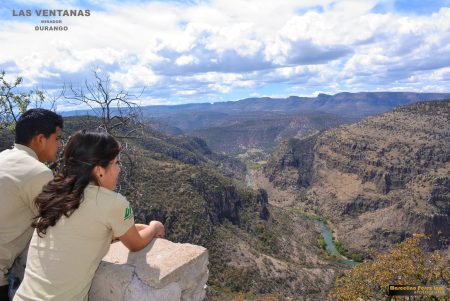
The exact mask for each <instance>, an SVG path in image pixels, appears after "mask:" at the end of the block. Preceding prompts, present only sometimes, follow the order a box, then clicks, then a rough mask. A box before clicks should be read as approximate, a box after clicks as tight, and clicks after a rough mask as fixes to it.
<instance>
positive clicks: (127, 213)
mask: <svg viewBox="0 0 450 301" xmlns="http://www.w3.org/2000/svg"><path fill="white" fill-rule="evenodd" d="M132 216H133V208H131V204H130V205H128V207H127V208H125V213H124V215H123V220H127V219H129V218H131V217H132Z"/></svg>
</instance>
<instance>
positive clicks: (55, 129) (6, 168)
mask: <svg viewBox="0 0 450 301" xmlns="http://www.w3.org/2000/svg"><path fill="white" fill-rule="evenodd" d="M62 128H63V119H62V117H61V116H60V115H58V114H56V113H54V112H52V111H48V110H45V109H31V110H28V111H26V112H25V113H23V114H22V115H21V116H20V118H19V120H18V122H17V124H16V135H15V144H14V148H13V149H8V150H5V151H3V152H1V153H0V300H9V299H8V273H9V270H10V268H11V266H12V265H13V263H14V260H15V259H16V258H17V257H18V256H19V254H20V253H21V252H22V251H24V249H25V248H26V247H27V246H28V243H29V241H30V239H31V236H32V234H33V229H32V228H31V226H30V225H31V222H32V219H33V217H35V216H36V215H37V209H36V207H35V206H34V202H33V200H34V198H35V197H36V196H37V195H38V194H39V193H40V192H41V191H42V187H43V186H44V185H45V184H47V183H48V182H49V181H50V180H52V179H53V173H52V172H51V170H50V169H49V168H48V167H47V166H46V165H45V164H44V163H43V162H48V161H55V160H56V156H57V152H58V148H59V147H60V143H59V139H60V133H61V129H62Z"/></svg>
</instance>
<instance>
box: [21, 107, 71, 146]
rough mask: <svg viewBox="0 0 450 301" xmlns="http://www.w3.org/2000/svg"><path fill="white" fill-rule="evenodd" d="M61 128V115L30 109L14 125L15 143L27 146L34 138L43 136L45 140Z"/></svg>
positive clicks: (44, 110)
mask: <svg viewBox="0 0 450 301" xmlns="http://www.w3.org/2000/svg"><path fill="white" fill-rule="evenodd" d="M56 127H60V128H61V129H62V128H63V119H62V117H61V115H58V114H56V113H55V112H52V111H49V110H46V109H30V110H28V111H26V112H25V113H23V114H22V115H21V116H20V118H19V121H17V124H16V139H15V142H16V143H19V144H23V145H29V144H30V143H31V140H32V139H33V137H34V136H36V135H39V134H43V135H44V136H45V138H48V137H50V135H51V134H53V133H55V132H56Z"/></svg>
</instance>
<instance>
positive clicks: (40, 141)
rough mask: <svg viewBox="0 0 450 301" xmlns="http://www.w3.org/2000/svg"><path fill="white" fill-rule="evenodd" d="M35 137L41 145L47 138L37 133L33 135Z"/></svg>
mask: <svg viewBox="0 0 450 301" xmlns="http://www.w3.org/2000/svg"><path fill="white" fill-rule="evenodd" d="M35 138H36V141H37V142H38V143H39V145H43V144H44V143H45V141H46V139H47V138H45V135H44V134H37V135H36V136H35Z"/></svg>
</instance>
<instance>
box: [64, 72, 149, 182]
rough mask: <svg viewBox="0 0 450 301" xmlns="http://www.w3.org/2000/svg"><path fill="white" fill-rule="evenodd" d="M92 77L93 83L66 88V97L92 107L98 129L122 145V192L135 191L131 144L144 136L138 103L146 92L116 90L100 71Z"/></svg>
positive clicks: (75, 102) (133, 160)
mask: <svg viewBox="0 0 450 301" xmlns="http://www.w3.org/2000/svg"><path fill="white" fill-rule="evenodd" d="M93 75H94V79H93V81H89V80H87V79H86V80H85V81H84V84H83V85H82V86H80V87H74V85H73V84H72V83H70V84H68V85H64V88H63V90H62V95H63V98H65V99H66V100H67V101H69V102H70V103H72V104H75V105H84V106H87V107H88V108H90V110H89V112H90V113H92V114H93V116H94V117H96V118H98V120H97V121H98V123H99V126H98V128H99V129H100V130H103V131H106V132H108V133H109V134H111V135H112V136H114V137H115V138H116V139H117V140H119V141H120V142H121V148H122V151H121V161H122V162H123V166H122V176H121V181H120V183H121V185H122V189H125V190H127V189H132V186H133V185H132V183H133V181H132V180H131V179H132V176H133V175H132V171H133V169H134V165H135V162H136V161H137V158H136V156H135V155H134V153H135V152H134V149H133V145H132V143H130V142H131V140H140V139H142V137H143V134H144V133H143V132H144V124H143V122H142V113H141V108H140V106H139V105H138V103H137V102H136V101H137V100H138V99H139V97H140V96H141V95H142V93H143V92H144V89H142V90H141V92H140V94H139V95H134V94H130V93H129V92H128V91H124V90H121V89H120V90H115V89H113V87H112V85H111V79H110V77H109V76H108V75H106V74H102V73H101V72H99V71H97V70H94V71H93ZM89 115H90V114H89Z"/></svg>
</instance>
